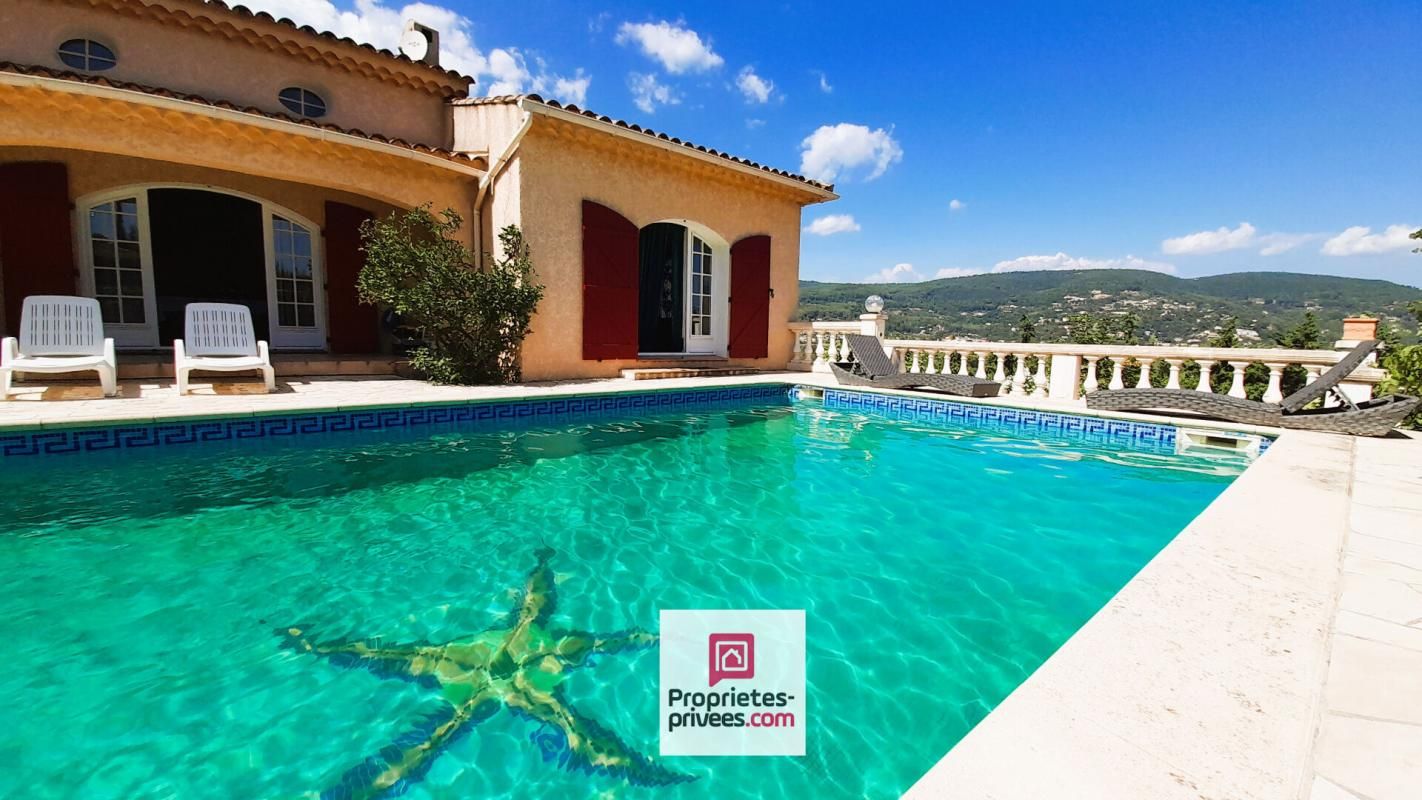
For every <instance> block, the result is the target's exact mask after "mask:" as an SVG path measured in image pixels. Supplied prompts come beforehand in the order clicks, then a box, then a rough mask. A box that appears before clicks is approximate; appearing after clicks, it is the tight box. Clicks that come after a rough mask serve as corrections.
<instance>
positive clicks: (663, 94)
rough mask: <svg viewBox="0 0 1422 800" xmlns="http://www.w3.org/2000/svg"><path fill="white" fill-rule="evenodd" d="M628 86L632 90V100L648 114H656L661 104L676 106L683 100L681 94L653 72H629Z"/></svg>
mask: <svg viewBox="0 0 1422 800" xmlns="http://www.w3.org/2000/svg"><path fill="white" fill-rule="evenodd" d="M627 88H629V89H631V90H632V102H634V103H636V104H637V107H638V108H640V109H642V110H643V111H645V112H647V113H648V114H655V113H656V112H657V106H659V105H662V106H674V105H677V104H678V103H680V102H681V96H680V95H678V94H677V93H676V92H675V91H673V90H672V88H671V87H670V86H667V85H666V84H664V83H660V82H659V81H657V76H656V75H653V74H651V73H641V72H629V73H627Z"/></svg>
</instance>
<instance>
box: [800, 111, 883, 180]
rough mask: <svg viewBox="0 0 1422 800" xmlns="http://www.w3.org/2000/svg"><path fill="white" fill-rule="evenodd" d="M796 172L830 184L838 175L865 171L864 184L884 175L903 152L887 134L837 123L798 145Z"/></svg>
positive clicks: (877, 130)
mask: <svg viewBox="0 0 1422 800" xmlns="http://www.w3.org/2000/svg"><path fill="white" fill-rule="evenodd" d="M800 148H801V152H800V171H801V172H803V173H805V174H806V175H808V176H810V177H811V178H813V179H815V180H818V181H824V182H826V183H830V182H832V181H834V180H835V178H837V177H839V175H840V173H841V172H849V171H852V170H856V169H858V168H861V167H867V168H869V174H868V176H867V177H866V178H865V180H871V181H872V180H874V179H875V178H877V177H879V176H880V175H883V174H884V171H885V170H887V169H888V168H889V167H890V165H892V164H894V163H895V162H898V161H900V160H902V159H903V157H904V151H903V148H901V147H899V143H898V142H897V141H895V140H894V137H893V136H892V135H891V133H890V132H889V131H886V130H884V129H883V128H876V129H875V130H872V131H871V130H869V128H868V127H867V126H864V125H851V124H850V123H847V122H841V123H839V124H838V125H822V126H820V128H819V129H818V130H816V131H815V132H814V133H812V134H810V135H809V136H807V137H805V140H804V141H803V142H801V143H800Z"/></svg>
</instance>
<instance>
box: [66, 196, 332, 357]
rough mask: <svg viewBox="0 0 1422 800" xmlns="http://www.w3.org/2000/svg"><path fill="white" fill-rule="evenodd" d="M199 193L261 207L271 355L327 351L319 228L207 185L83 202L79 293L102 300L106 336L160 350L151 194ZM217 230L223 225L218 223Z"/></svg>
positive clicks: (126, 345)
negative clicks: (225, 196) (279, 351)
mask: <svg viewBox="0 0 1422 800" xmlns="http://www.w3.org/2000/svg"><path fill="white" fill-rule="evenodd" d="M150 188H177V189H194V190H199V191H208V192H215V193H218V194H232V195H237V196H239V197H243V198H245V199H248V200H251V201H253V202H255V203H258V204H260V205H261V207H262V237H263V253H264V254H265V261H266V264H265V270H266V302H267V318H268V320H269V326H268V327H269V329H270V332H269V336H270V340H271V346H272V348H273V349H289V350H290V349H301V350H321V349H325V347H326V298H325V289H324V286H325V283H324V280H323V275H322V261H321V252H320V244H321V243H320V237H318V236H317V235H316V231H317V228H316V226H315V225H314V223H312V222H310V221H308V220H305V219H303V218H302V217H300V216H298V215H296V214H294V213H291V212H289V211H287V210H286V209H283V208H281V207H279V206H274V205H272V204H269V203H267V202H265V201H263V200H261V199H260V198H257V197H250V196H247V195H244V194H241V193H238V192H227V191H218V190H214V189H212V188H210V187H205V186H187V185H181V184H163V185H161V186H159V185H153V186H143V187H130V188H129V189H126V190H121V191H114V192H106V193H103V194H99V195H91V196H89V197H87V198H82V199H81V202H80V203H79V215H78V216H79V219H78V223H79V224H78V226H77V239H78V245H79V250H78V252H79V254H80V258H81V259H82V260H83V264H84V268H83V269H82V270H81V273H82V274H81V280H80V285H81V291H82V292H83V293H84V294H86V295H87V296H89V297H93V298H96V299H97V300H98V301H99V306H100V308H101V310H102V313H103V316H104V330H105V333H106V334H107V335H108V336H111V337H113V339H114V344H115V345H117V346H118V347H123V348H155V347H158V346H159V345H160V341H159V336H158V302H157V298H158V295H159V294H160V293H161V291H162V287H161V286H155V285H154V279H153V243H152V235H151V228H150V225H149V206H148V189H150ZM214 224H218V225H220V224H221V220H215V221H214Z"/></svg>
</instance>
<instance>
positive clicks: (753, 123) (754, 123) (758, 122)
mask: <svg viewBox="0 0 1422 800" xmlns="http://www.w3.org/2000/svg"><path fill="white" fill-rule="evenodd" d="M764 125H765V120H763V119H756V118H754V117H752V118H751V119H748V120H746V130H749V131H753V130H755V129H756V128H759V127H762V126H764Z"/></svg>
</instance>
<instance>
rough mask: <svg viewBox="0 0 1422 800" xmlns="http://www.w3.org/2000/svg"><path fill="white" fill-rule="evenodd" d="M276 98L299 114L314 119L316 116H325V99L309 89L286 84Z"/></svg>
mask: <svg viewBox="0 0 1422 800" xmlns="http://www.w3.org/2000/svg"><path fill="white" fill-rule="evenodd" d="M277 98H278V99H280V100H281V104H282V105H284V106H286V107H287V108H288V109H289V110H290V111H292V112H293V113H296V114H300V115H301V116H303V117H310V118H312V119H315V118H316V117H324V116H326V101H325V100H323V99H321V95H319V94H316V93H315V92H313V91H311V90H310V89H303V88H301V87H300V86H288V87H286V88H285V89H282V90H281V92H280V93H279V94H278V95H277Z"/></svg>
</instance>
